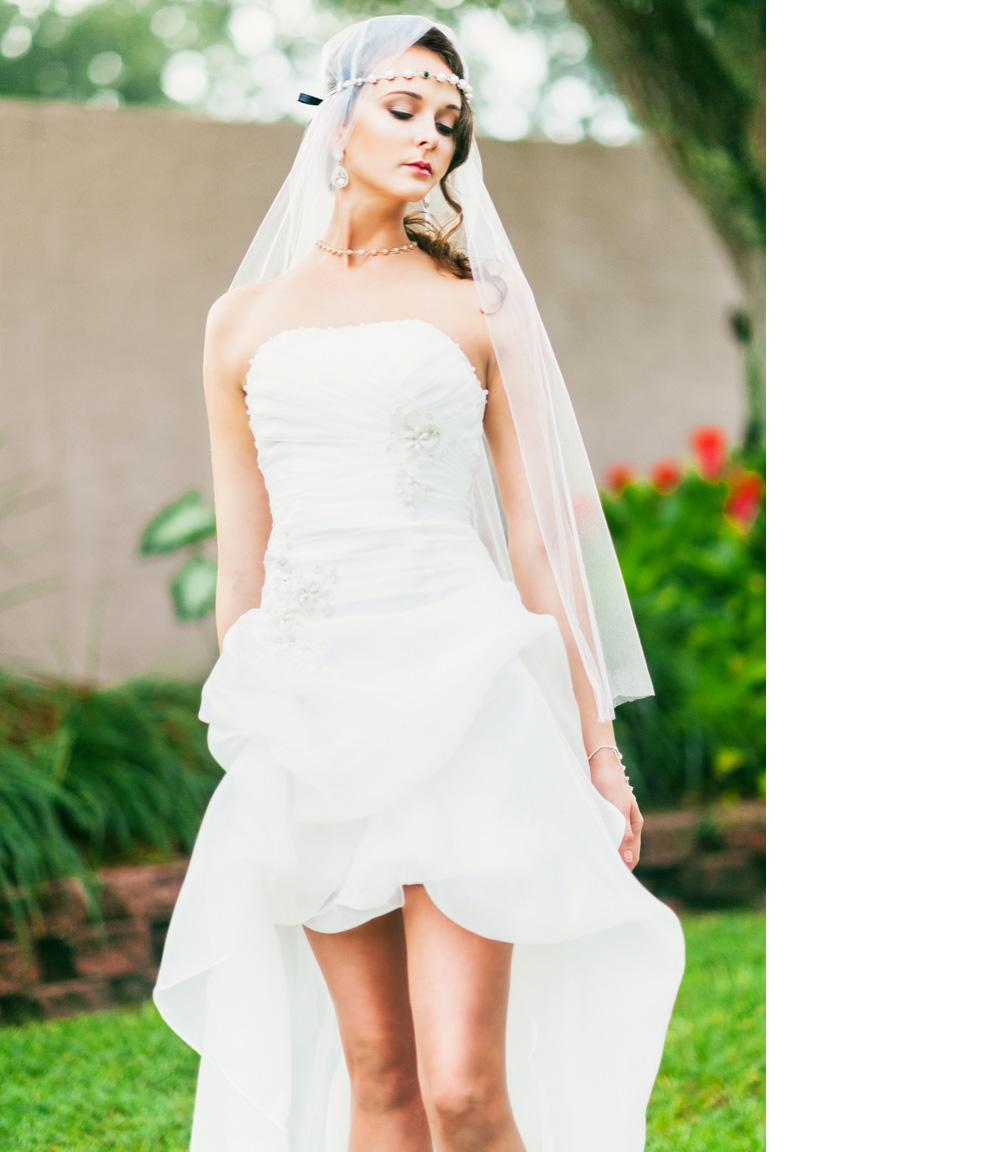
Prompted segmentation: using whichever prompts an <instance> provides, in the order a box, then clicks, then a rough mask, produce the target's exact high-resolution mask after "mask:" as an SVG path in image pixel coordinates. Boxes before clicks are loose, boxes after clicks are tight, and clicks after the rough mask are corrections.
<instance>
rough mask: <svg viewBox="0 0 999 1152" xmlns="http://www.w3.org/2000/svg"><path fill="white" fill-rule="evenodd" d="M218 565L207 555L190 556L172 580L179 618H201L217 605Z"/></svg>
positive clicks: (171, 592) (171, 588) (174, 602)
mask: <svg viewBox="0 0 999 1152" xmlns="http://www.w3.org/2000/svg"><path fill="white" fill-rule="evenodd" d="M217 582H218V565H217V564H216V562H215V561H214V560H211V559H209V558H208V557H207V556H201V555H197V554H196V555H194V556H189V557H188V558H187V559H186V560H185V561H184V563H183V564H182V565H181V566H180V568H178V569H177V571H176V573H175V574H174V577H173V579H172V580H171V581H170V595H171V596H172V597H173V610H174V612H175V613H176V614H177V619H178V620H200V619H201V617H202V616H206V615H207V614H208V613H209V612H211V610H212V609H213V608H214V607H215V586H216V584H217Z"/></svg>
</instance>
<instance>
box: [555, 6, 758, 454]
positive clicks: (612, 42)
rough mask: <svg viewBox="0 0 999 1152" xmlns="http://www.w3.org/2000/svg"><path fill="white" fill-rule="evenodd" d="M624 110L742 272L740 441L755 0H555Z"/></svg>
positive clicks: (751, 337) (752, 352)
mask: <svg viewBox="0 0 999 1152" xmlns="http://www.w3.org/2000/svg"><path fill="white" fill-rule="evenodd" d="M566 3H567V4H568V7H569V11H570V12H571V14H572V16H573V17H574V18H575V19H576V20H577V21H578V23H579V24H580V25H581V26H582V27H583V28H584V29H585V30H586V32H587V33H588V34H589V36H590V39H591V41H592V43H593V48H594V50H595V52H596V54H597V56H598V57H599V58H600V60H601V61H602V62H603V63H604V65H605V66H606V67H607V69H608V70H609V72H610V74H611V76H612V78H613V80H614V82H615V84H616V85H617V88H618V90H619V91H620V92H621V94H622V95H623V96H624V97H625V99H626V100H627V101H628V103H629V105H630V107H631V110H632V113H633V115H634V116H635V117H636V119H637V120H638V121H639V123H641V125H642V126H643V127H644V128H645V129H646V131H647V132H648V133H649V135H650V136H651V137H652V139H653V140H654V141H655V142H656V144H657V145H658V146H659V147H660V148H662V150H663V151H664V152H665V153H666V155H667V156H668V157H669V159H670V161H671V162H672V163H673V165H674V167H675V168H676V169H677V170H678V171H679V173H680V175H681V176H682V177H683V179H684V180H685V181H686V183H687V185H688V187H689V188H690V189H691V190H692V192H693V193H694V195H695V196H696V197H697V199H698V200H699V201H700V202H701V204H702V205H703V206H704V208H705V210H706V211H707V213H708V216H709V217H710V218H711V220H712V222H713V223H714V226H715V228H716V229H717V230H718V234H719V235H720V236H721V238H722V240H723V241H724V243H725V245H726V247H727V249H728V251H729V253H730V254H731V257H732V260H733V262H734V264H735V267H736V270H737V271H738V274H739V277H740V279H741V281H742V285H743V289H744V291H745V293H746V303H747V309H746V313H745V314H744V315H739V316H737V317H735V318H734V320H733V327H734V330H735V334H736V336H737V337H738V338H739V340H740V342H741V343H742V344H743V346H744V348H745V353H746V377H747V386H748V390H749V425H748V428H747V434H746V439H747V446H748V447H750V448H751V449H758V448H759V447H761V446H762V444H763V438H764V426H765V386H764V379H765V367H764V356H765V349H766V273H765V243H766V241H765V224H766V220H765V194H766V178H765V167H764V165H765V112H766V88H765V83H766V78H765V11H764V0H566Z"/></svg>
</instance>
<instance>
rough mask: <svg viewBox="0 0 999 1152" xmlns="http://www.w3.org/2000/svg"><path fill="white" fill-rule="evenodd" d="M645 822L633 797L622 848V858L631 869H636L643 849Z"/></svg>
mask: <svg viewBox="0 0 999 1152" xmlns="http://www.w3.org/2000/svg"><path fill="white" fill-rule="evenodd" d="M644 823H645V820H644V819H643V817H642V813H641V812H640V811H639V809H638V804H637V803H636V801H635V800H634V799H632V801H631V809H630V811H629V813H628V826H627V828H626V829H625V832H624V839H623V840H622V841H621V848H620V852H621V859H622V860H623V861H624V862H625V864H627V865H628V867H629V868H631V869H634V867H635V865H636V864H637V863H638V857H639V855H640V853H641V850H642V825H643V824H644Z"/></svg>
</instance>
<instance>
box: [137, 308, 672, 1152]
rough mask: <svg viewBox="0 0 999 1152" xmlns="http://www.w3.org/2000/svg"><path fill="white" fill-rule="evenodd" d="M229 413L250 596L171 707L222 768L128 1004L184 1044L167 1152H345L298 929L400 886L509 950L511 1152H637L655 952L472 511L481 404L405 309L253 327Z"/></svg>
mask: <svg viewBox="0 0 999 1152" xmlns="http://www.w3.org/2000/svg"><path fill="white" fill-rule="evenodd" d="M246 396H247V407H248V411H249V415H250V423H251V427H252V430H253V434H254V437H255V440H256V445H257V452H258V459H259V464H260V468H261V471H262V473H263V476H264V479H265V482H266V485H267V491H268V494H269V498H270V503H271V511H272V517H273V529H272V533H271V537H270V540H269V543H268V546H267V552H266V556H265V571H266V576H265V583H264V589H263V595H262V600H261V605H260V607H259V608H254V609H251V610H250V611H248V612H246V613H245V614H244V615H242V616H241V617H240V618H239V619H238V620H237V621H236V622H235V623H234V624H233V625H232V626H231V628H230V629H229V631H228V632H227V633H226V636H225V640H224V644H223V648H222V653H221V655H220V657H219V659H218V661H217V663H216V665H215V667H214V668H213V670H212V672H211V674H210V676H209V678H208V680H207V682H206V683H205V686H204V693H203V699H202V709H201V716H202V718H203V719H204V720H206V721H207V723H208V739H209V746H210V748H211V750H212V752H213V754H214V755H215V757H216V758H217V759H218V761H219V762H220V763H221V764H222V766H223V767H224V768H225V769H226V772H225V775H224V777H223V779H222V781H221V782H220V784H219V786H218V788H217V789H216V791H215V793H214V795H213V797H212V799H211V802H210V803H209V805H208V808H207V811H206V813H205V817H204V820H203V823H202V825H201V828H200V831H199V834H198V837H197V841H196V843H195V845H194V850H193V854H192V857H191V863H190V867H189V869H188V872H187V875H186V877H185V880H184V884H183V887H182V889H181V892H180V896H179V899H178V901H177V904H176V908H175V910H174V914H173V919H172V921H171V924H170V928H169V931H168V934H167V938H166V944H165V948H164V953H163V959H162V964H161V967H160V971H159V976H158V979H157V983H156V987H155V990H154V993H153V998H154V1000H155V1003H156V1005H157V1007H158V1009H159V1011H160V1013H161V1014H162V1016H163V1017H164V1019H165V1020H166V1022H167V1023H168V1024H169V1025H170V1026H171V1027H172V1028H173V1029H174V1030H175V1031H176V1032H177V1033H178V1034H179V1035H180V1036H182V1037H183V1038H184V1039H185V1040H186V1041H187V1042H188V1043H189V1044H190V1045H192V1046H193V1047H194V1048H195V1049H197V1051H198V1052H199V1053H200V1054H201V1063H200V1072H199V1078H198V1088H197V1097H196V1102H195V1109H194V1117H193V1130H192V1139H191V1149H192V1150H193V1152H237V1150H238V1152H346V1150H347V1138H348V1127H349V1103H350V1084H349V1079H348V1077H347V1071H346V1067H345V1064H344V1061H343V1059H342V1052H341V1047H340V1041H339V1035H338V1031H337V1025H336V1015H335V1011H334V1008H333V1005H332V1002H331V1000H330V997H329V994H328V992H327V990H326V986H325V984H324V982H323V979H322V975H321V973H320V970H319V967H318V965H317V963H316V961H315V959H314V957H313V954H312V952H311V949H310V948H309V945H308V943H307V940H306V937H305V933H304V932H303V930H302V927H301V926H302V925H303V924H307V925H309V926H310V927H313V928H315V929H317V930H319V931H323V932H339V931H343V930H344V929H347V928H351V927H354V926H355V925H358V924H362V923H364V922H365V921H367V920H369V919H371V918H372V917H375V916H379V915H382V914H383V913H386V912H388V911H390V910H392V909H395V908H398V907H400V906H401V905H402V904H403V887H402V886H403V885H404V884H416V883H421V884H424V885H425V886H426V889H427V892H428V893H429V895H430V897H431V898H432V899H433V901H434V902H435V903H436V904H437V906H438V907H439V908H440V909H441V910H442V911H443V912H444V913H445V914H446V915H447V916H449V917H450V918H451V919H452V920H454V921H455V922H456V923H458V924H460V925H462V926H464V927H465V928H467V929H469V930H470V931H472V932H476V933H479V934H480V935H483V936H487V937H490V938H492V939H496V940H505V941H511V942H513V944H514V949H513V968H512V983H511V991H510V999H509V1013H508V1031H507V1073H508V1084H509V1089H510V1097H511V1102H512V1106H513V1111H514V1116H515V1119H516V1121H517V1124H518V1127H519V1130H520V1132H521V1135H522V1138H523V1140H524V1142H525V1145H526V1147H527V1149H528V1152H642V1149H643V1148H644V1144H645V1109H646V1105H647V1102H648V1098H649V1094H650V1092H651V1089H652V1085H653V1081H654V1078H655V1075H656V1072H657V1069H658V1066H659V1061H660V1056H661V1052H662V1046H663V1041H664V1038H665V1035H666V1030H667V1025H668V1022H669V1017H670V1013H671V1011H672V1006H673V1002H674V998H675V995H676V991H677V988H678V985H679V982H680V977H681V974H682V971H683V965H684V942H683V936H682V932H681V930H680V926H679V922H678V920H677V918H676V916H675V915H674V913H673V912H672V911H671V910H670V909H669V908H668V907H667V906H666V905H664V904H662V903H661V902H660V901H659V900H657V899H656V898H655V897H653V896H652V895H651V894H650V893H649V892H648V891H646V889H645V888H643V886H642V885H641V884H640V883H639V882H638V881H637V880H636V879H635V877H634V876H633V875H632V874H631V872H630V871H629V870H628V868H627V867H626V866H625V865H624V863H623V862H622V861H621V859H620V857H619V855H618V847H619V845H620V842H621V838H622V836H623V833H624V818H623V816H622V815H621V813H620V812H618V810H617V809H616V808H615V807H614V806H613V805H611V804H610V803H608V802H607V801H606V800H604V799H603V797H601V796H600V794H599V793H598V792H597V790H596V789H595V788H594V787H593V785H592V783H591V782H590V778H589V772H588V767H587V762H586V753H585V749H584V748H583V745H582V739H581V733H580V723H579V713H578V708H577V706H576V702H575V698H574V696H573V692H572V684H571V680H570V674H569V664H568V659H567V656H566V651H565V646H564V644H563V641H562V638H561V635H560V632H559V629H558V625H557V623H556V620H555V618H554V617H553V616H549V615H542V614H537V613H532V612H529V611H528V610H527V609H526V608H525V607H524V605H523V603H522V602H521V599H520V597H519V594H518V593H517V590H516V586H515V585H514V584H512V583H511V582H510V581H509V580H507V579H505V578H504V577H503V576H502V575H501V574H500V572H499V571H498V570H497V567H496V564H495V563H494V561H493V559H492V557H491V556H490V554H489V551H488V550H487V548H486V546H485V545H484V544H483V542H482V540H481V538H480V536H479V534H478V533H477V532H476V530H475V528H474V526H473V524H472V519H473V507H472V505H473V491H474V488H475V481H476V477H477V476H478V475H479V470H480V469H482V468H486V467H488V455H487V446H486V443H485V440H484V435H483V430H482V417H483V412H484V408H485V405H486V403H487V393H486V392H485V390H484V389H483V387H482V384H481V382H480V381H479V379H478V376H477V374H476V372H475V369H474V368H473V366H472V365H471V363H470V362H469V361H468V359H467V358H466V356H465V354H464V353H463V351H462V350H461V348H460V347H459V345H457V344H456V343H455V342H454V341H452V340H451V338H450V337H448V336H447V335H446V334H445V333H444V332H443V331H442V330H441V329H439V328H437V327H435V326H434V325H432V324H429V323H427V322H425V321H422V320H415V319H414V320H396V321H384V322H378V323H373V324H359V325H351V326H348V327H336V328H297V329H292V330H289V331H285V332H281V333H279V334H277V335H276V336H273V337H272V338H271V339H269V340H267V341H265V342H264V344H263V345H262V346H261V347H260V348H259V349H258V350H257V353H256V355H255V356H254V358H253V360H252V361H251V366H250V371H249V373H248V376H247V382H246Z"/></svg>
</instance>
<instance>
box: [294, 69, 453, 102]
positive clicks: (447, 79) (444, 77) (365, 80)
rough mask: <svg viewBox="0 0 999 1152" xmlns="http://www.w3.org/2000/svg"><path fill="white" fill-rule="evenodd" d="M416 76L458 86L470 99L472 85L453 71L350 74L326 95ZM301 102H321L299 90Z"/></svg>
mask: <svg viewBox="0 0 999 1152" xmlns="http://www.w3.org/2000/svg"><path fill="white" fill-rule="evenodd" d="M417 76H422V77H423V79H424V80H439V81H440V82H441V83H442V84H453V85H454V86H455V87H456V88H460V89H461V91H462V92H464V93H465V99H466V100H471V99H472V86H471V84H469V82H468V81H467V80H466V79H465V78H464V77H463V76H458V75H457V74H456V73H454V72H427V71H423V72H414V71H407V72H382V73H381V74H380V75H378V76H375V75H374V74H372V75H371V76H352V77H351V78H350V79H349V80H341V81H340V83H339V84H337V85H336V87H335V88H331V89H330V90H329V92H328V93H327V96H335V95H336V94H337V92H342V91H343V90H344V88H352V87H357V88H360V87H361V85H362V84H377V83H378V81H379V80H413V79H415V78H416V77H417ZM298 98H299V100H300V101H301V102H302V103H303V104H322V102H323V101H322V97H319V96H310V95H309V94H308V93H307V92H300V93H299V96H298Z"/></svg>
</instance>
